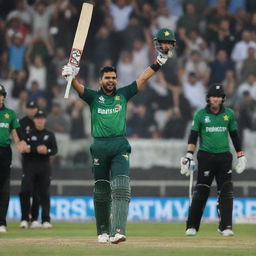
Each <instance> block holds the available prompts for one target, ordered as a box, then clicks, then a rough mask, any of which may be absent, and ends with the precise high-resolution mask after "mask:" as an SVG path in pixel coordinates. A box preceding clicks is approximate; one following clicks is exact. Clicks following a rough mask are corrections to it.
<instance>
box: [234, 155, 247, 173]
mask: <svg viewBox="0 0 256 256" xmlns="http://www.w3.org/2000/svg"><path fill="white" fill-rule="evenodd" d="M246 162H247V160H246V157H245V156H244V153H243V152H242V151H241V152H238V153H237V164H236V167H235V171H236V173H238V174H240V173H242V172H243V171H244V170H245V167H246Z"/></svg>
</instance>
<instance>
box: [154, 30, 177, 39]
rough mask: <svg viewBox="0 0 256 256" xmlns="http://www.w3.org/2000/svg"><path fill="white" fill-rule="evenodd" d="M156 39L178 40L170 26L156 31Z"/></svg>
mask: <svg viewBox="0 0 256 256" xmlns="http://www.w3.org/2000/svg"><path fill="white" fill-rule="evenodd" d="M154 40H157V41H160V42H161V41H170V42H176V39H175V36H174V33H173V31H172V30H170V29H168V28H162V29H160V30H158V32H157V33H156V36H155V37H154Z"/></svg>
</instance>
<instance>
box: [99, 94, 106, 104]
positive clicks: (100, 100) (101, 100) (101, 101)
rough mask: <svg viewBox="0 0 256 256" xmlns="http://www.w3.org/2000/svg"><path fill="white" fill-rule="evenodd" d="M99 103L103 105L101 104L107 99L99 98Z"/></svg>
mask: <svg viewBox="0 0 256 256" xmlns="http://www.w3.org/2000/svg"><path fill="white" fill-rule="evenodd" d="M99 103H101V104H104V103H105V98H104V97H103V96H100V97H99Z"/></svg>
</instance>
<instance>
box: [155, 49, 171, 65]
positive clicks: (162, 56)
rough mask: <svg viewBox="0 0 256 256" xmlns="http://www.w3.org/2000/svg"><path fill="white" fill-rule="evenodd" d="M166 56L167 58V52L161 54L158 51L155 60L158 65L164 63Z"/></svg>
mask: <svg viewBox="0 0 256 256" xmlns="http://www.w3.org/2000/svg"><path fill="white" fill-rule="evenodd" d="M168 58H169V56H168V54H163V53H161V52H158V55H157V57H156V61H157V63H158V64H159V65H160V66H162V65H164V64H165V62H166V61H167V60H168Z"/></svg>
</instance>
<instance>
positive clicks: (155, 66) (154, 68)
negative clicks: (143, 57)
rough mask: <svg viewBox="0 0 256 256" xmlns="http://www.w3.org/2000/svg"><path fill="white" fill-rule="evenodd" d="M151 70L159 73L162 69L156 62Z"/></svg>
mask: <svg viewBox="0 0 256 256" xmlns="http://www.w3.org/2000/svg"><path fill="white" fill-rule="evenodd" d="M150 67H151V69H153V70H154V71H155V72H157V71H158V70H159V69H160V68H161V65H160V64H159V63H158V62H156V63H153V64H152V65H151V66H150Z"/></svg>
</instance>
